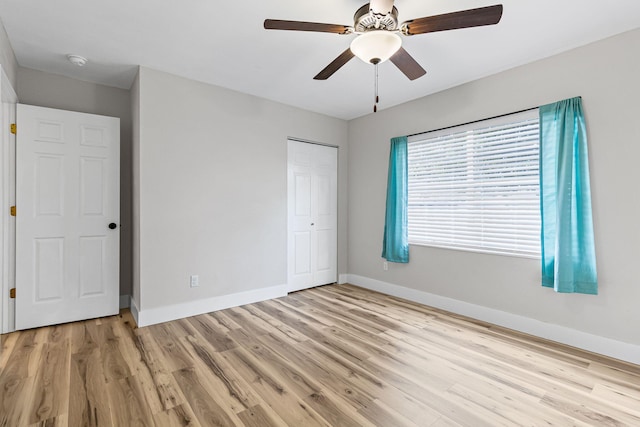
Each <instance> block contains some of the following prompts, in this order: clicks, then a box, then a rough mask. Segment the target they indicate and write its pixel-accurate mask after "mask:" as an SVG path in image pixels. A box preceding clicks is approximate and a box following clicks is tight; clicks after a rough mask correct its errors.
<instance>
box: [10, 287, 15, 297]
mask: <svg viewBox="0 0 640 427" xmlns="http://www.w3.org/2000/svg"><path fill="white" fill-rule="evenodd" d="M9 297H10V298H15V297H16V288H11V289H9Z"/></svg>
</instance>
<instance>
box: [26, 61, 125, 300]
mask: <svg viewBox="0 0 640 427" xmlns="http://www.w3.org/2000/svg"><path fill="white" fill-rule="evenodd" d="M16 92H17V93H18V98H19V99H20V102H21V103H23V104H30V105H39V106H41V107H49V108H58V109H62V110H70V111H79V112H83V113H91V114H100V115H104V116H112V117H119V118H120V224H121V227H120V294H121V295H130V294H131V289H132V284H131V283H132V275H133V273H132V266H133V263H132V253H131V251H132V213H131V203H132V194H131V188H132V184H131V181H132V178H131V173H132V172H131V168H132V166H131V100H130V96H129V91H127V90H123V89H118V88H114V87H109V86H103V85H98V84H95V83H89V82H84V81H80V80H75V79H71V78H69V77H63V76H59V75H57V74H50V73H45V72H42V71H36V70H32V69H29V68H23V67H20V68H19V69H18V86H17V90H16Z"/></svg>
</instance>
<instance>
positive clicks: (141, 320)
mask: <svg viewBox="0 0 640 427" xmlns="http://www.w3.org/2000/svg"><path fill="white" fill-rule="evenodd" d="M285 295H287V285H279V286H272V287H269V288H263V289H256V290H253V291H246V292H238V293H236V294H230V295H222V296H219V297H212V298H206V299H201V300H197V301H189V302H184V303H180V304H173V305H167V306H164V307H155V308H150V309H146V310H139V309H138V307H137V304H136V301H135V300H133V299H132V300H131V302H132V304H131V313H132V314H133V316H134V318H135V319H136V323H137V325H138V327H143V326H149V325H155V324H156V323H163V322H168V321H170V320H176V319H182V318H185V317H189V316H196V315H198V314H203V313H210V312H212V311H217V310H224V309H225V308H231V307H238V306H240V305H245V304H252V303H254V302H260V301H265V300H268V299H273V298H280V297H283V296H285ZM134 307H135V313H134Z"/></svg>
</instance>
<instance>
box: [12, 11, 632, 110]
mask: <svg viewBox="0 0 640 427" xmlns="http://www.w3.org/2000/svg"><path fill="white" fill-rule="evenodd" d="M365 2H366V0H322V1H310V0H244V1H238V0H230V1H227V2H222V1H219V0H181V1H167V0H165V1H158V0H133V1H132V0H109V1H104V0H102V1H101V0H54V1H53V0H28V1H27V0H0V18H1V19H2V21H3V23H4V26H5V28H6V30H7V33H8V35H9V40H10V42H11V44H12V46H13V49H14V51H15V54H16V57H17V60H18V63H19V64H20V65H21V66H23V67H27V68H33V69H37V70H42V71H47V72H51V73H56V74H61V75H65V76H68V77H73V78H77V79H81V80H86V81H91V82H96V83H101V84H105V85H109V86H115V87H119V88H125V89H128V88H129V87H130V86H131V83H132V81H133V78H134V76H135V73H136V68H137V66H138V65H143V66H146V67H150V68H154V69H157V70H161V71H166V72H169V73H173V74H177V75H180V76H184V77H187V78H190V79H194V80H199V81H203V82H207V83H211V84H215V85H219V86H223V87H226V88H230V89H234V90H237V91H240V92H244V93H249V94H253V95H257V96H260V97H263V98H267V99H271V100H274V101H279V102H282V103H285V104H289V105H293V106H296V107H300V108H303V109H306V110H311V111H316V112H319V113H323V114H327V115H330V116H334V117H338V118H342V119H352V118H355V117H359V116H362V115H365V114H368V113H370V112H371V111H372V110H371V109H372V104H373V102H372V101H373V66H371V65H369V64H365V63H364V62H361V61H360V60H359V59H357V58H354V59H352V60H351V61H350V62H349V63H348V64H346V65H345V66H344V67H343V68H342V69H340V70H338V72H336V74H334V75H333V76H332V77H331V78H330V79H328V80H326V81H316V80H313V76H315V75H316V74H317V73H318V72H319V71H320V70H321V69H323V68H324V67H325V66H326V65H327V64H328V63H329V62H330V61H332V60H333V59H334V58H335V57H336V56H338V55H339V54H340V53H342V52H343V51H344V50H345V49H346V48H347V47H348V46H349V43H350V42H351V39H352V38H353V37H355V36H354V35H350V36H341V35H335V34H325V33H308V32H297V31H296V32H293V31H267V30H264V29H263V27H262V25H263V21H264V19H265V18H272V19H289V20H301V21H313V22H324V23H331V24H345V25H352V24H353V21H352V19H353V14H354V12H355V10H356V9H357V8H358V7H360V6H362V5H363V4H365ZM497 3H502V4H503V5H504V14H503V17H502V21H501V22H500V23H499V24H498V25H495V26H489V27H478V28H471V29H464V30H454V31H445V32H440V33H432V34H423V35H418V36H412V37H404V38H403V46H404V48H405V49H406V50H407V51H409V53H410V54H411V55H412V56H413V57H414V58H415V59H416V60H417V61H418V62H419V63H420V64H421V65H422V66H423V67H424V68H425V69H426V70H427V75H426V76H423V77H421V78H419V79H418V80H415V81H413V82H411V81H409V80H408V79H407V78H406V77H405V76H404V75H403V74H402V73H401V72H400V71H399V70H398V69H396V68H395V66H394V65H393V64H391V63H390V62H388V61H387V62H385V63H384V64H381V65H380V107H379V108H381V109H384V108H388V107H390V106H393V105H396V104H400V103H403V102H406V101H409V100H411V99H415V98H419V97H422V96H425V95H428V94H431V93H434V92H438V91H440V90H443V89H446V88H449V87H452V86H456V85H459V84H461V83H465V82H468V81H471V80H475V79H478V78H480V77H483V76H487V75H490V74H493V73H496V72H499V71H502V70H505V69H508V68H512V67H514V66H517V65H521V64H525V63H528V62H531V61H534V60H537V59H540V58H544V57H547V56H550V55H554V54H556V53H559V52H562V51H565V50H568V49H571V48H574V47H577V46H581V45H584V44H587V43H590V42H593V41H596V40H599V39H603V38H606V37H609V36H612V35H614V34H618V33H621V32H624V31H628V30H631V29H634V28H639V27H640V1H638V0H607V1H605V0H562V1H558V0H502V1H500V0H495V1H493V0H482V1H478V0H475V1H474V0H447V1H445V0H429V1H425V0H396V2H395V5H396V7H397V8H398V10H399V20H400V22H403V21H405V20H409V19H412V18H418V17H423V16H430V15H435V14H441V13H447V12H453V11H457V10H463V9H471V8H476V7H482V6H489V5H492V4H497ZM69 53H74V54H79V55H82V56H85V57H87V58H88V59H89V63H88V64H87V65H86V66H84V67H77V66H74V65H72V64H70V63H69V62H68V61H67V60H66V55H67V54H69ZM629 54H634V55H635V54H637V52H629Z"/></svg>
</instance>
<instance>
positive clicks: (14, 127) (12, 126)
mask: <svg viewBox="0 0 640 427" xmlns="http://www.w3.org/2000/svg"><path fill="white" fill-rule="evenodd" d="M16 132H18V126H16V124H15V123H11V133H12V134H14V135H15V134H16Z"/></svg>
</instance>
